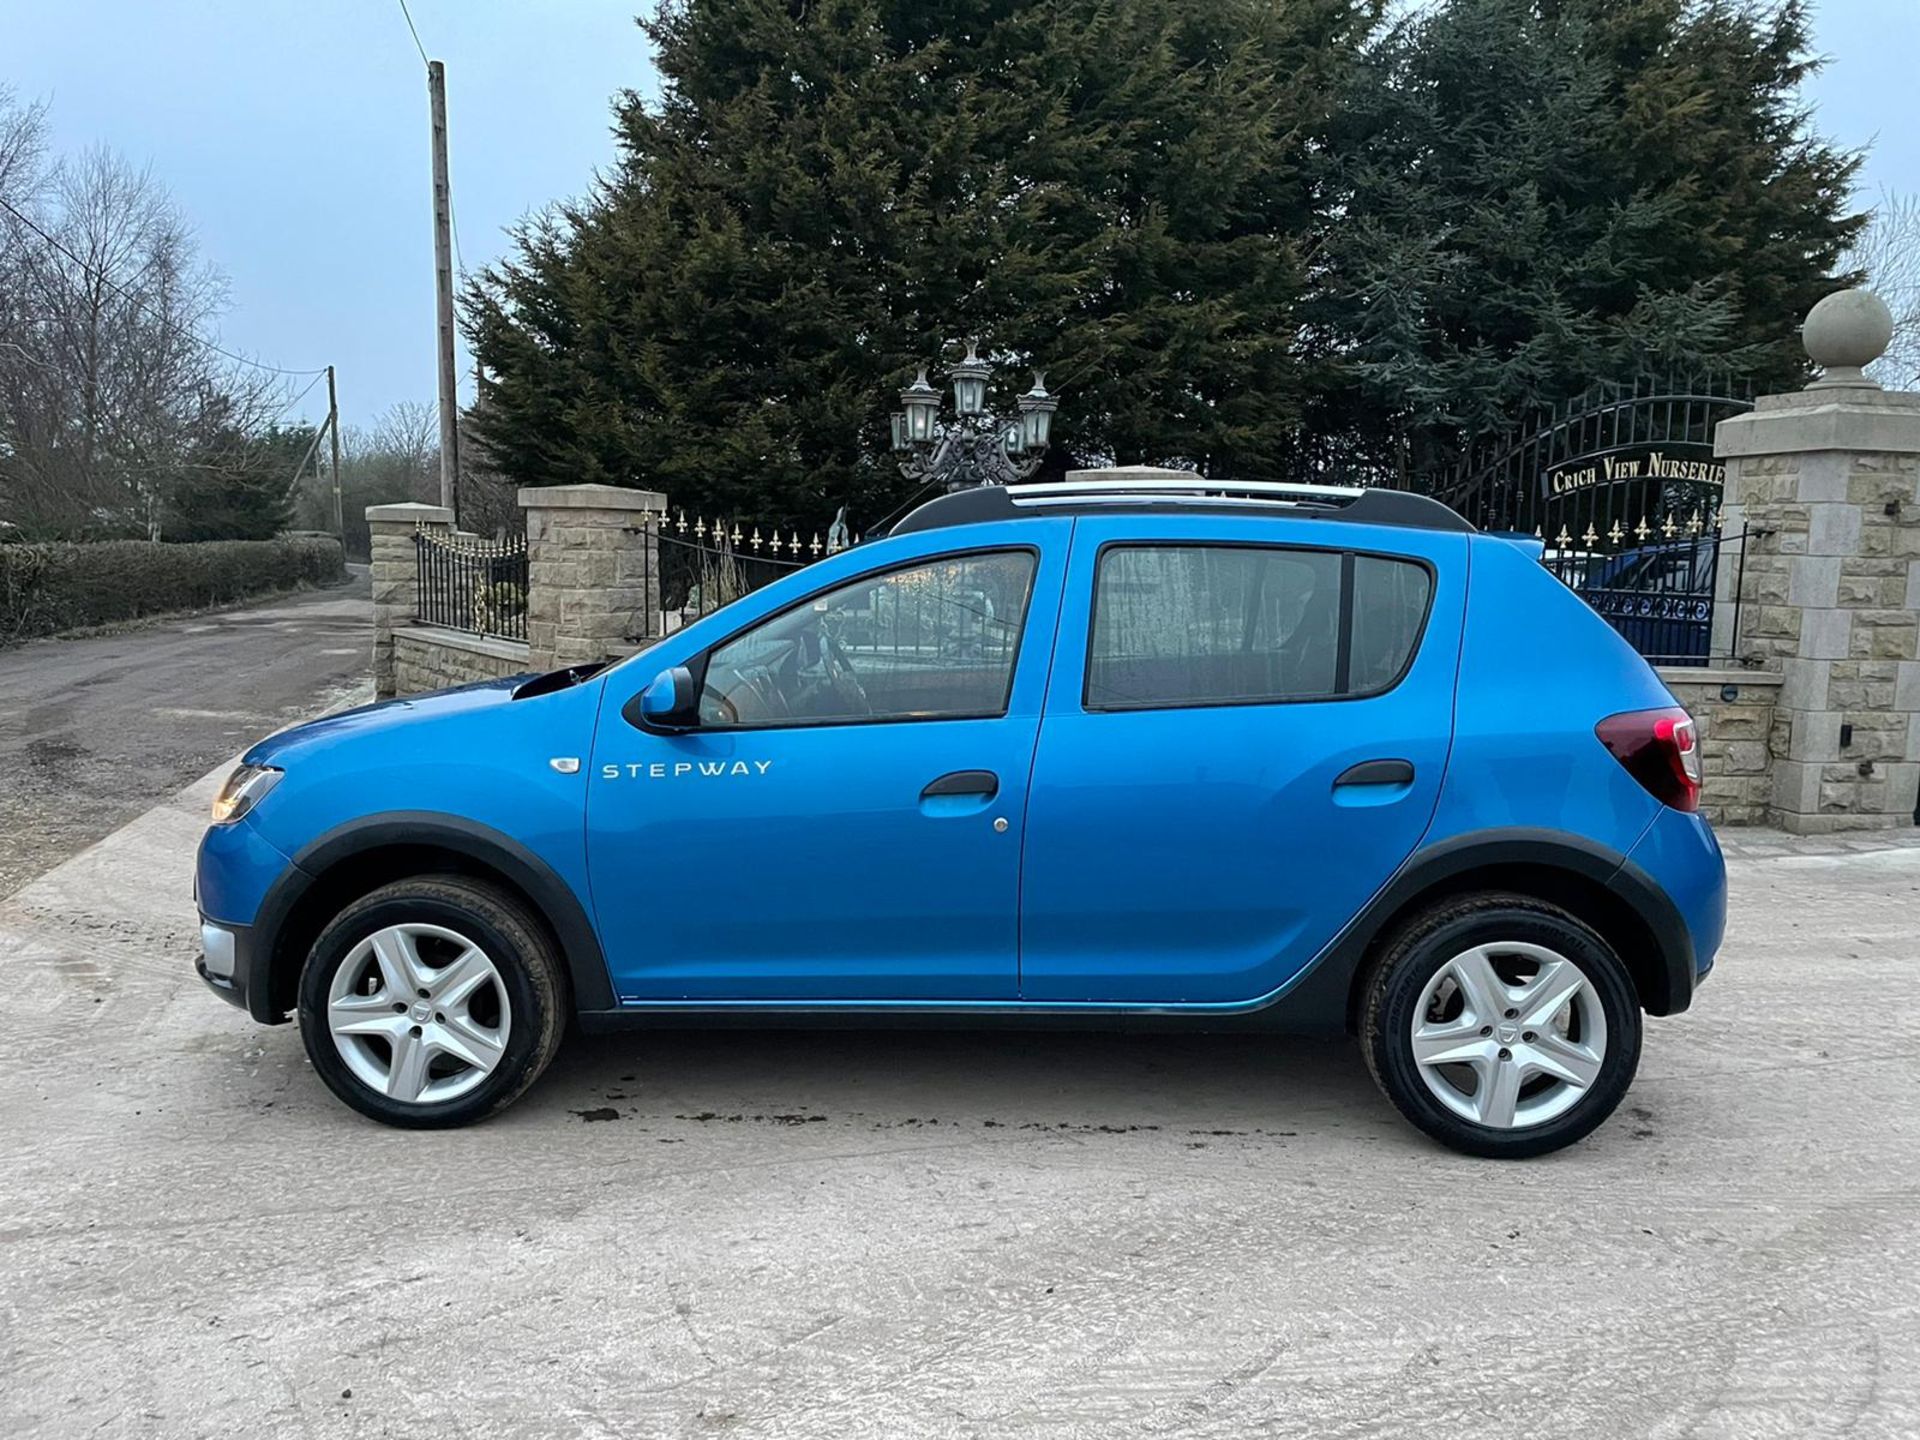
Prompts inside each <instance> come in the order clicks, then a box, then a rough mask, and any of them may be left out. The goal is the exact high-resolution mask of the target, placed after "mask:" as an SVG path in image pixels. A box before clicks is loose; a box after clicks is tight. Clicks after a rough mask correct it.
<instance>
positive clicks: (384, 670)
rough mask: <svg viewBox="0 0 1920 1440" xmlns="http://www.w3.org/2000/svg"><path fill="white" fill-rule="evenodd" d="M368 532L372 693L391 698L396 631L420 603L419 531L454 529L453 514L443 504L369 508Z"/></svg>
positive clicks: (450, 531) (412, 614)
mask: <svg viewBox="0 0 1920 1440" xmlns="http://www.w3.org/2000/svg"><path fill="white" fill-rule="evenodd" d="M367 530H368V533H369V534H370V535H371V537H372V546H371V551H372V553H371V556H370V558H371V560H372V564H371V566H370V567H369V569H370V570H371V574H372V580H373V694H374V698H375V699H377V700H391V699H392V698H393V695H394V683H393V631H394V627H395V626H398V625H405V624H407V623H409V622H410V621H411V620H412V619H413V616H414V611H415V609H416V607H417V606H418V604H419V593H418V592H419V579H418V577H419V561H418V556H417V554H416V552H415V549H414V543H413V536H414V532H415V531H416V530H432V531H437V532H438V533H440V534H442V535H446V534H451V533H452V531H453V511H451V510H449V509H447V508H446V507H445V506H444V505H418V504H414V503H412V502H411V501H410V502H408V503H406V504H403V505H369V506H368V507H367Z"/></svg>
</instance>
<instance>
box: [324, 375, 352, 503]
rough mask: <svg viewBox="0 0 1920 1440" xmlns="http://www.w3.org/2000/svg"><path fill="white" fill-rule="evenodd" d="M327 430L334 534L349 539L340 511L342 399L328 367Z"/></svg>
mask: <svg viewBox="0 0 1920 1440" xmlns="http://www.w3.org/2000/svg"><path fill="white" fill-rule="evenodd" d="M327 430H328V433H329V434H331V435H332V437H333V533H334V534H336V535H338V536H339V537H340V538H341V539H342V540H345V539H346V538H347V526H346V520H345V518H344V517H343V516H342V514H341V510H340V397H339V396H338V395H337V394H335V393H334V389H333V367H332V366H331V365H329V366H327Z"/></svg>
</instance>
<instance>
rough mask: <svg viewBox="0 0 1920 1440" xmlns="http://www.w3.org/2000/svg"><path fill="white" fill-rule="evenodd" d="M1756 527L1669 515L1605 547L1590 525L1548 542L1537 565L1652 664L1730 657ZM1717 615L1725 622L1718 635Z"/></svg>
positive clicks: (1736, 644)
mask: <svg viewBox="0 0 1920 1440" xmlns="http://www.w3.org/2000/svg"><path fill="white" fill-rule="evenodd" d="M1636 528H1638V527H1636ZM1663 531H1664V532H1665V533H1662V532H1663ZM1758 533H1761V532H1756V531H1748V530H1739V531H1731V532H1727V533H1724V534H1723V533H1722V532H1721V531H1719V530H1717V529H1716V530H1709V529H1707V528H1705V526H1704V525H1702V524H1700V523H1699V522H1698V521H1697V520H1696V521H1695V522H1693V524H1692V525H1691V527H1689V526H1688V525H1682V524H1675V523H1673V522H1672V521H1670V520H1669V521H1667V522H1663V524H1662V525H1661V526H1660V527H1658V528H1657V529H1655V528H1651V527H1649V528H1647V529H1646V530H1644V531H1643V532H1642V533H1640V534H1638V535H1636V534H1634V532H1632V531H1627V532H1625V535H1624V538H1625V543H1624V544H1621V543H1619V540H1618V539H1617V538H1616V540H1615V542H1614V543H1613V544H1611V545H1609V544H1608V537H1607V536H1606V535H1602V534H1600V533H1599V532H1597V531H1594V530H1591V529H1589V530H1587V531H1585V532H1583V533H1582V534H1580V535H1577V536H1576V535H1572V534H1571V533H1569V532H1567V531H1565V530H1562V531H1561V532H1559V533H1558V534H1556V535H1555V536H1554V537H1552V538H1551V539H1549V540H1547V548H1546V551H1545V553H1544V554H1543V555H1542V556H1541V563H1543V564H1544V565H1545V566H1546V567H1547V568H1548V569H1549V570H1551V571H1553V573H1554V574H1555V575H1557V576H1558V577H1559V578H1560V579H1561V580H1562V581H1563V582H1564V583H1565V584H1566V586H1567V587H1568V588H1569V589H1570V590H1572V591H1573V592H1574V593H1575V594H1577V595H1579V596H1580V598H1581V599H1583V600H1585V601H1586V602H1587V603H1588V604H1589V605H1591V606H1592V607H1593V608H1594V610H1595V611H1596V612H1597V613H1598V614H1599V615H1600V616H1601V617H1602V618H1603V619H1604V620H1606V622H1607V623H1608V624H1609V625H1611V626H1613V628H1614V629H1616V630H1618V631H1619V632H1620V633H1621V635H1623V636H1624V637H1626V639H1627V641H1628V643H1630V644H1631V645H1632V646H1633V648H1634V649H1636V650H1638V651H1639V652H1640V653H1641V654H1642V655H1643V656H1645V657H1646V658H1647V660H1649V661H1650V662H1651V663H1653V664H1655V665H1709V664H1712V663H1714V662H1716V661H1720V662H1728V663H1732V662H1737V661H1738V659H1739V656H1740V653H1741V652H1740V638H1741V629H1740V620H1741V615H1740V596H1741V592H1742V591H1743V590H1744V588H1745V583H1746V557H1747V543H1748V541H1749V540H1750V539H1751V538H1752V537H1753V536H1754V535H1756V534H1758ZM1723 612H1724V613H1723ZM1716 617H1720V618H1724V620H1725V622H1726V623H1725V625H1724V627H1723V628H1722V630H1721V631H1720V633H1718V634H1716V631H1715V621H1716Z"/></svg>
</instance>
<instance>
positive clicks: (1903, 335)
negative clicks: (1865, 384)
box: [1849, 190, 1920, 390]
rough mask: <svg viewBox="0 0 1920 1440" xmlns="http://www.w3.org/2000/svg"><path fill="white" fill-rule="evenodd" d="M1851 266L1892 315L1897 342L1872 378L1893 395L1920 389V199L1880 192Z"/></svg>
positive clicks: (1876, 364)
mask: <svg viewBox="0 0 1920 1440" xmlns="http://www.w3.org/2000/svg"><path fill="white" fill-rule="evenodd" d="M1849 263H1850V265H1851V266H1852V267H1853V268H1855V269H1859V270H1863V271H1865V272H1866V277H1867V282H1866V283H1867V288H1868V289H1869V290H1871V291H1873V293H1874V294H1876V295H1878V296H1879V297H1880V298H1881V299H1882V300H1884V301H1886V304H1887V308H1888V309H1889V310H1891V311H1892V312H1893V343H1892V344H1890V345H1889V346H1888V347H1887V353H1886V354H1885V355H1883V356H1881V357H1880V359H1879V360H1877V361H1875V362H1874V363H1873V364H1872V365H1870V366H1868V367H1867V373H1868V374H1869V375H1870V376H1872V377H1873V378H1874V379H1875V380H1878V381H1879V382H1880V383H1881V384H1882V385H1884V386H1886V387H1887V388H1888V389H1889V390H1920V196H1915V195H1903V194H1900V193H1898V192H1896V191H1892V190H1883V191H1881V192H1880V202H1879V204H1877V205H1875V206H1874V207H1873V211H1872V215H1871V218H1870V219H1869V220H1868V221H1867V224H1866V228H1864V229H1863V230H1862V231H1861V232H1860V238H1859V240H1858V241H1856V242H1855V244H1854V247H1853V252H1852V255H1851V256H1850V257H1849Z"/></svg>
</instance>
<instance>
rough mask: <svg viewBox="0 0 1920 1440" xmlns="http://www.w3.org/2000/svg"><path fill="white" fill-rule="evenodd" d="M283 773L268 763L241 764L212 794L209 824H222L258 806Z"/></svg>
mask: <svg viewBox="0 0 1920 1440" xmlns="http://www.w3.org/2000/svg"><path fill="white" fill-rule="evenodd" d="M285 773H286V772H285V771H283V770H276V769H274V768H273V767H272V766H271V765H241V766H238V767H237V768H235V770H234V772H233V774H231V775H229V776H228V777H227V783H226V784H224V785H222V786H221V787H220V793H219V794H218V795H216V796H214V797H213V823H214V824H216V825H226V824H229V823H230V822H232V821H235V820H238V819H239V818H240V817H241V816H242V815H244V814H246V813H247V812H248V811H249V810H251V809H253V807H254V806H256V805H258V804H259V803H260V801H261V799H262V798H263V797H264V796H265V795H266V793H267V792H268V791H269V790H271V789H273V787H274V786H276V785H278V784H279V783H280V777H281V776H282V775H283V774H285Z"/></svg>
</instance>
